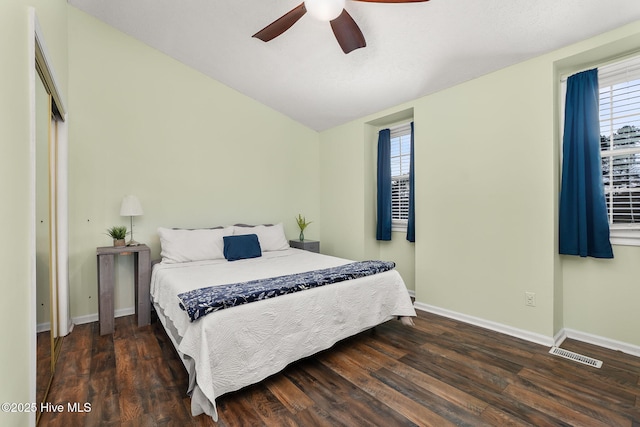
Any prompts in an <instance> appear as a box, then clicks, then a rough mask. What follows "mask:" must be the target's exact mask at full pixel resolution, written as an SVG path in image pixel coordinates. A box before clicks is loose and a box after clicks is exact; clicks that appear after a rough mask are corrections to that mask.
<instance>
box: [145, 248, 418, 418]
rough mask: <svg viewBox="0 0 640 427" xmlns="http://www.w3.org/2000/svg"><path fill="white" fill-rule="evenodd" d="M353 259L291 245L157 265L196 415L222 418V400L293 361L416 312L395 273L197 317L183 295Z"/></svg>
mask: <svg viewBox="0 0 640 427" xmlns="http://www.w3.org/2000/svg"><path fill="white" fill-rule="evenodd" d="M348 262H351V261H350V260H345V259H341V258H335V257H330V256H326V255H320V254H315V253H311V252H308V251H302V250H299V249H287V250H284V251H274V252H265V253H263V256H262V257H260V258H253V259H247V260H240V261H233V262H229V261H227V260H214V261H200V262H191V263H182V264H157V265H156V266H155V267H154V269H153V273H152V277H151V298H152V301H153V302H154V304H155V305H156V306H158V307H159V308H160V309H161V310H160V311H161V312H163V313H164V315H165V316H166V317H167V318H168V320H169V321H170V322H171V323H172V324H173V326H174V327H175V329H176V330H177V332H178V334H179V337H175V336H174V337H172V339H173V340H174V341H175V342H174V344H176V345H177V349H178V351H179V352H180V353H181V355H182V356H183V358H184V359H185V366H186V367H187V369H188V370H189V371H190V372H189V375H190V377H191V382H192V385H191V386H190V390H189V392H190V393H192V405H191V410H192V414H193V415H198V414H201V413H203V412H204V413H207V414H208V415H210V416H211V417H213V419H214V420H217V418H218V417H217V412H216V410H215V399H216V397H218V396H220V395H222V394H224V393H228V392H231V391H235V390H238V389H240V388H242V387H245V386H247V385H250V384H254V383H257V382H259V381H261V380H263V379H264V378H266V377H268V376H269V375H272V374H274V373H276V372H279V371H280V370H282V369H283V368H284V367H285V366H286V365H288V364H289V363H291V362H293V361H296V360H298V359H300V358H303V357H306V356H310V355H312V354H314V353H317V352H318V351H321V350H324V349H327V348H329V347H331V346H332V345H333V344H335V343H336V342H337V341H339V340H341V339H344V338H346V337H349V336H352V335H355V334H357V333H359V332H362V331H364V330H366V329H369V328H371V327H373V326H375V325H378V324H380V323H382V322H385V321H387V320H389V319H391V318H393V317H395V316H415V315H416V313H415V310H414V308H413V305H412V303H411V299H410V297H409V294H408V292H407V289H406V287H405V284H404V282H403V281H402V278H401V277H400V274H399V273H398V272H397V271H395V270H391V271H387V272H384V273H381V274H376V275H373V276H369V277H364V278H361V279H355V280H349V281H346V282H340V283H334V284H331V285H326V286H322V287H319V288H315V289H310V290H305V291H301V292H296V293H293V294H289V295H283V296H280V297H277V298H272V299H267V300H263V301H257V302H253V303H250V304H244V305H241V306H237V307H233V308H228V309H224V310H220V311H218V312H215V313H212V314H209V315H207V316H205V317H204V318H202V319H200V320H197V321H195V322H190V319H189V316H188V315H187V313H186V312H184V311H183V310H182V309H181V308H180V307H179V305H178V298H177V294H178V293H181V292H185V291H189V290H192V289H197V288H201V287H205V286H212V285H217V284H225V283H235V282H243V281H247V280H253V279H260V278H266V277H274V276H281V275H284V274H293V273H300V272H303V271H309V270H316V269H321V268H327V267H333V266H337V265H342V264H346V263H348ZM164 320H165V321H163V324H165V328H166V319H164ZM168 332H169V331H168ZM170 335H171V333H170ZM185 356H186V357H185ZM194 367H195V372H193V371H194ZM191 389H192V390H191ZM202 394H203V395H204V396H206V401H204V400H205V399H203V396H202ZM207 401H208V402H207Z"/></svg>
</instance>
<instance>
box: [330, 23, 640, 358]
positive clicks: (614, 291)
mask: <svg viewBox="0 0 640 427" xmlns="http://www.w3.org/2000/svg"><path fill="white" fill-rule="evenodd" d="M638 45H640V22H636V23H634V24H631V25H627V26H625V27H622V28H619V29H617V30H615V31H612V32H609V33H606V34H603V35H601V36H598V37H594V38H592V39H589V40H585V41H583V42H580V43H577V44H574V45H571V46H568V47H565V48H563V49H560V50H557V51H554V52H552V53H550V54H547V55H543V56H540V57H537V58H534V59H532V60H529V61H526V62H523V63H520V64H516V65H514V66H511V67H508V68H505V69H502V70H500V71H497V72H494V73H491V74H488V75H485V76H483V77H480V78H477V79H474V80H471V81H468V82H465V83H463V84H460V85H457V86H455V87H452V88H449V89H446V90H443V91H440V92H437V93H434V94H431V95H428V96H425V97H422V98H419V99H416V100H414V101H411V102H408V103H405V104H402V105H399V106H397V107H395V108H391V109H388V110H385V111H382V112H379V113H377V114H373V115H370V116H367V117H363V118H361V119H358V120H355V121H353V122H350V123H347V124H345V125H342V126H340V127H337V128H334V129H330V130H328V131H325V132H322V133H321V135H320V138H321V149H320V155H321V159H322V161H321V164H320V176H321V190H322V192H321V200H322V220H323V229H322V237H323V245H324V247H325V248H329V250H331V251H334V252H335V253H337V254H339V255H341V256H345V257H351V258H360V257H363V256H364V255H365V254H369V253H375V254H378V255H379V256H384V258H389V259H397V260H399V264H400V265H402V266H403V270H404V271H402V274H403V277H405V280H406V278H410V277H411V276H413V277H414V278H415V282H414V283H412V284H413V286H414V287H415V293H416V300H417V302H419V303H421V304H425V305H428V306H431V307H433V308H435V309H437V310H440V311H444V312H449V313H453V314H455V315H461V317H467V318H472V319H473V318H475V319H480V320H481V321H482V322H484V323H486V324H491V323H493V324H494V325H499V326H500V327H501V328H503V329H506V330H517V331H521V332H524V334H523V335H530V336H532V337H534V338H535V337H538V338H540V337H542V338H545V337H546V338H545V339H543V340H541V341H544V342H550V341H551V339H552V338H553V337H554V335H556V334H558V333H559V332H560V331H561V330H562V329H563V328H571V329H574V330H577V331H581V332H583V333H585V334H593V335H597V336H599V337H601V338H604V339H605V340H609V341H621V342H624V343H627V344H631V345H632V346H639V345H640V335H639V334H637V333H635V328H634V327H633V325H637V324H640V311H638V310H633V307H632V303H631V302H632V301H638V300H640V287H638V286H633V285H632V283H636V284H637V277H638V267H637V265H638V262H637V260H638V255H640V248H638V247H622V246H616V247H615V248H614V251H615V253H616V259H615V260H614V261H612V262H599V261H595V260H587V259H575V258H570V257H560V256H559V255H557V237H556V236H557V209H558V206H557V200H558V193H559V169H560V164H559V152H560V144H559V105H560V103H559V96H558V87H559V83H558V82H559V75H560V73H561V72H563V71H567V70H571V69H575V70H578V69H580V68H581V67H585V66H589V65H594V64H597V63H598V62H600V61H605V60H608V59H610V58H611V57H616V56H620V55H623V54H624V53H625V52H630V51H632V50H637V46H638ZM407 110H412V111H413V117H414V121H415V155H416V160H415V162H416V217H417V220H416V224H417V225H416V243H415V250H414V252H412V251H411V250H407V248H406V246H405V244H404V243H403V242H402V238H403V236H401V235H400V236H396V235H395V234H394V236H393V237H394V241H393V243H392V244H389V243H387V242H385V243H381V244H380V243H378V242H375V240H373V236H374V233H375V214H374V212H375V205H374V203H375V186H374V185H375V184H374V183H375V177H374V176H371V174H369V173H368V171H367V168H368V165H370V164H371V163H372V161H371V157H372V154H371V153H372V150H373V149H374V148H372V147H375V144H376V131H375V130H374V129H372V124H379V123H384V122H390V121H392V120H393V118H394V117H395V116H397V115H401V114H402V112H404V111H407ZM373 157H374V158H375V154H373ZM337 170H339V171H340V172H341V173H340V174H339V175H337V174H335V173H334V172H335V171H337ZM335 206H340V208H339V209H334V208H333V207H335ZM396 237H398V238H399V239H398V241H396ZM408 282H409V283H411V281H408ZM613 282H615V285H614V286H612V285H609V284H608V283H613ZM409 283H408V285H409ZM605 283H607V284H605ZM409 286H410V285H409ZM587 289H588V290H587ZM525 292H534V293H535V294H536V306H535V307H527V306H525V303H524V302H525V296H524V293H525ZM594 312H597V313H598V314H597V315H595V316H594V315H593V313H594Z"/></svg>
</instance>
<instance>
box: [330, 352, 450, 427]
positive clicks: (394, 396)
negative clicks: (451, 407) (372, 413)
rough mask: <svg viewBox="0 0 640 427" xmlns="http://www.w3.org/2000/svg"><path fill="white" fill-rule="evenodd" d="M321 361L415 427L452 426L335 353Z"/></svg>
mask: <svg viewBox="0 0 640 427" xmlns="http://www.w3.org/2000/svg"><path fill="white" fill-rule="evenodd" d="M321 361H322V363H323V364H325V365H327V366H329V367H330V368H331V369H332V370H333V371H334V372H336V373H338V374H339V375H340V376H342V377H343V378H345V379H347V380H349V381H350V382H351V383H353V384H354V385H356V386H357V387H359V388H361V389H362V390H364V391H365V392H367V393H368V394H370V395H372V396H374V397H376V399H378V400H379V401H380V402H384V404H386V405H387V406H389V407H390V408H392V409H394V410H395V411H396V412H398V413H400V414H402V415H404V416H405V417H406V418H407V419H408V420H410V421H412V422H414V423H416V424H417V425H423V423H424V424H426V425H438V426H453V425H455V424H454V423H452V422H451V421H449V420H447V419H445V418H442V417H441V416H440V415H438V414H436V413H435V412H433V411H431V410H429V409H428V408H426V407H423V406H421V405H420V404H419V403H417V402H415V401H414V400H411V399H410V398H408V397H407V396H405V395H403V394H402V393H400V392H398V391H397V390H395V389H393V388H392V387H389V386H387V385H386V384H384V383H382V382H380V381H378V380H377V379H374V378H372V377H370V376H369V375H367V373H366V370H363V369H361V368H360V367H359V366H357V365H356V364H355V363H353V362H352V361H350V360H348V359H347V358H346V357H340V356H338V355H337V354H335V353H331V352H328V353H325V354H323V356H322V358H321Z"/></svg>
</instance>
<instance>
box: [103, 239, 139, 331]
mask: <svg viewBox="0 0 640 427" xmlns="http://www.w3.org/2000/svg"><path fill="white" fill-rule="evenodd" d="M129 254H133V255H134V268H135V270H134V271H135V278H134V283H135V297H136V303H135V310H136V314H137V315H138V327H140V326H145V325H148V324H149V323H150V322H151V303H150V301H149V286H150V284H151V253H150V250H149V246H147V245H138V246H117V247H116V246H105V247H101V248H97V250H96V255H97V258H98V316H99V318H100V335H105V334H111V333H113V329H114V319H113V317H114V311H113V309H114V301H113V287H114V282H115V256H116V255H129Z"/></svg>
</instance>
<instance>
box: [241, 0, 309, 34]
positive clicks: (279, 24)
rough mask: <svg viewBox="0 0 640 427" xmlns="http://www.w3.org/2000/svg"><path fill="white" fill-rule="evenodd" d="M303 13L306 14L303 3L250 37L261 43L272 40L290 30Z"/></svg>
mask: <svg viewBox="0 0 640 427" xmlns="http://www.w3.org/2000/svg"><path fill="white" fill-rule="evenodd" d="M305 13H307V9H306V8H305V7H304V3H301V4H300V5H299V6H297V7H295V8H293V9H291V10H290V11H289V12H287V13H285V14H284V15H282V16H281V17H280V18H278V19H276V20H275V21H273V22H272V23H271V24H269V25H267V26H266V27H264V28H263V29H261V30H260V31H258V32H257V33H255V34H254V35H253V36H251V37H255V38H257V39H260V40H262V41H263V42H268V41H269V40H273V39H275V38H276V37H278V36H279V35H280V34H282V33H284V32H285V31H287V30H288V29H289V28H291V26H292V25H293V24H295V23H296V22H298V20H299V19H300V18H302V17H303V16H304V14H305Z"/></svg>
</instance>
